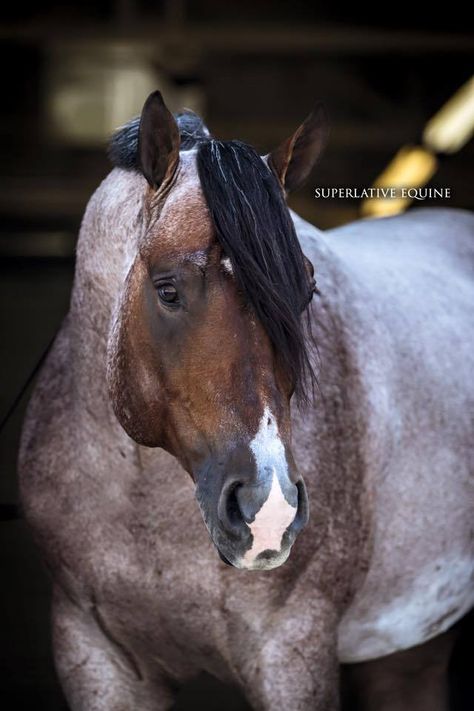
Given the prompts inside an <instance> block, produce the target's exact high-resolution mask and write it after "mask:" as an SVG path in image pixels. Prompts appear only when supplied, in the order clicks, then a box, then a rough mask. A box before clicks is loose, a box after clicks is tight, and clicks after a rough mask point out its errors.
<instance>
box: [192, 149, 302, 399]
mask: <svg viewBox="0 0 474 711" xmlns="http://www.w3.org/2000/svg"><path fill="white" fill-rule="evenodd" d="M197 167H198V173H199V179H200V181H201V187H202V190H203V192H204V197H205V199H206V202H207V206H208V208H209V212H210V214H211V218H212V221H213V223H214V226H215V229H216V233H217V238H218V239H219V242H220V243H221V245H222V247H223V249H224V252H225V253H226V255H227V256H228V257H230V260H231V262H232V266H233V271H234V274H235V277H236V279H237V283H238V284H239V286H240V288H241V290H242V291H243V293H244V295H245V297H246V299H247V301H248V302H249V303H250V304H251V306H252V307H253V309H254V310H255V313H256V315H257V317H258V318H259V320H260V322H261V323H262V325H263V327H264V328H265V331H266V332H267V334H268V336H269V338H270V340H271V342H272V344H273V346H274V348H275V352H276V354H277V356H278V357H279V358H280V359H281V362H282V363H283V365H284V367H285V369H286V371H287V373H288V374H289V375H290V377H291V380H292V382H293V384H294V387H295V391H296V394H297V397H298V399H299V400H300V402H301V401H305V400H306V388H305V386H306V385H307V383H308V380H310V381H311V384H313V379H314V374H313V369H312V365H311V358H310V353H309V347H310V343H311V339H308V338H307V336H308V335H310V334H307V333H306V331H307V328H306V327H305V323H304V322H303V319H302V313H303V311H304V309H305V307H306V306H307V305H308V303H309V301H310V298H311V295H312V283H311V282H312V279H311V277H310V276H309V274H308V272H307V270H306V265H305V260H304V256H303V252H302V250H301V247H300V243H299V242H298V238H297V236H296V232H295V227H294V225H293V221H292V219H291V216H290V213H289V210H288V207H287V205H286V202H285V198H284V195H283V190H282V188H281V186H280V184H279V182H278V180H277V178H276V176H275V174H274V173H273V172H272V171H271V170H270V169H269V168H268V167H267V165H266V164H265V163H264V161H263V160H262V159H261V157H260V156H259V154H258V153H257V152H256V151H255V149H254V148H252V147H251V146H248V145H246V144H245V143H241V142H240V141H216V140H214V139H210V140H208V141H206V142H203V143H200V145H199V147H198V151H197ZM308 376H309V377H308Z"/></svg>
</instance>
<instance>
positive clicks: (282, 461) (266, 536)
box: [241, 407, 297, 566]
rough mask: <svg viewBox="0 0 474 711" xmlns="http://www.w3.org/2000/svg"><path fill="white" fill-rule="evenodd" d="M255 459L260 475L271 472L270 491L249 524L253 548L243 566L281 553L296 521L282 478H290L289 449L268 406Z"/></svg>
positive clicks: (252, 445) (256, 439)
mask: <svg viewBox="0 0 474 711" xmlns="http://www.w3.org/2000/svg"><path fill="white" fill-rule="evenodd" d="M250 449H251V450H252V452H253V455H254V457H255V463H256V465H257V476H258V477H260V476H261V473H262V472H264V471H269V472H271V476H272V482H271V487H270V492H269V494H268V496H267V498H266V500H265V501H264V502H263V504H262V506H261V507H260V509H259V511H258V512H257V514H256V516H255V519H254V520H253V522H252V523H250V524H248V526H249V528H250V531H251V533H252V536H253V541H252V547H251V548H250V550H248V551H246V553H245V555H244V556H243V558H242V561H241V563H242V564H243V565H244V566H247V565H250V564H252V563H253V562H254V561H255V558H256V557H257V556H258V555H259V554H260V553H263V551H266V550H273V551H280V548H281V541H282V538H283V534H284V533H285V531H286V529H287V528H288V526H289V525H290V524H291V523H292V522H293V520H294V518H295V516H296V511H297V506H291V504H289V503H288V501H287V500H286V499H285V496H284V494H283V491H282V488H281V484H280V479H279V477H278V475H277V471H278V472H279V473H280V476H282V477H285V478H289V477H288V465H287V463H286V456H285V448H284V446H283V442H282V441H281V439H280V436H279V433H278V426H277V423H276V420H275V417H274V416H273V414H272V412H271V411H270V409H269V408H268V407H265V410H264V412H263V415H262V418H261V420H260V426H259V428H258V432H257V434H256V435H255V437H254V438H253V440H252V442H251V443H250Z"/></svg>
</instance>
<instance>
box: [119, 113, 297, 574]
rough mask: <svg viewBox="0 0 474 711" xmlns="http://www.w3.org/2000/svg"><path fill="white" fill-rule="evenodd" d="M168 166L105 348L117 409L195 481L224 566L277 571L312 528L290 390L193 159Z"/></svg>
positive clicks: (136, 435)
mask: <svg viewBox="0 0 474 711" xmlns="http://www.w3.org/2000/svg"><path fill="white" fill-rule="evenodd" d="M155 108H156V107H155ZM142 122H143V118H142ZM147 150H148V153H150V149H149V147H148V148H147ZM171 155H172V156H173V155H174V165H172V160H170V161H169V164H168V168H167V169H166V170H167V171H168V172H167V175H168V184H167V183H166V175H165V176H164V177H163V176H162V177H161V179H160V181H158V180H155V179H154V178H153V177H152V176H151V177H150V176H147V177H148V180H149V183H150V185H153V184H154V183H155V184H156V183H162V184H163V181H164V188H163V189H162V191H161V193H160V194H159V199H157V195H156V194H155V192H154V190H153V189H151V190H149V191H148V193H147V196H146V198H145V210H144V212H145V216H146V217H145V223H146V229H145V231H144V234H143V235H142V237H141V240H140V242H139V250H138V254H137V257H136V259H135V262H134V264H133V265H132V267H131V269H130V272H129V274H128V276H127V279H126V283H125V286H124V291H123V294H122V299H121V304H120V307H119V310H118V318H117V321H116V323H115V325H114V328H113V332H112V335H111V339H110V343H109V369H108V374H109V384H110V392H111V398H112V402H113V405H114V409H115V412H116V414H117V417H118V419H119V421H120V422H121V424H122V426H123V427H124V429H125V430H126V431H127V433H128V434H129V435H130V436H131V437H132V438H133V439H135V440H136V441H137V442H138V443H140V444H143V445H147V446H152V447H153V446H161V447H163V448H164V449H166V450H167V451H169V452H170V453H171V454H173V455H174V456H175V457H177V458H178V460H179V461H180V462H181V464H182V465H183V467H184V468H185V469H186V470H187V471H188V472H189V473H190V475H191V476H192V477H193V479H194V481H195V482H196V496H197V499H198V502H199V505H200V507H201V511H202V513H203V517H204V520H205V523H206V525H207V528H208V530H209V532H210V534H211V537H212V540H213V542H214V543H215V545H216V547H217V549H218V551H219V553H220V555H221V557H222V558H223V559H224V560H225V561H226V562H228V563H231V564H233V565H234V566H236V567H239V568H246V569H270V568H273V567H276V566H278V565H280V564H281V563H283V562H284V561H285V560H286V558H287V557H288V555H289V552H290V548H291V545H292V543H293V541H294V540H295V537H296V535H297V534H298V532H299V531H300V530H301V529H302V528H303V526H304V525H305V524H306V522H307V519H308V502H307V496H306V491H305V487H304V484H303V481H302V479H301V477H300V476H299V474H298V471H297V469H296V466H295V463H294V460H293V457H292V454H291V450H290V440H291V431H290V398H291V394H292V386H291V383H290V382H289V379H288V377H287V376H286V375H285V372H284V370H283V369H282V366H281V365H280V364H279V361H278V358H277V357H276V355H275V353H274V349H273V347H272V346H271V343H270V340H269V338H268V336H267V334H266V333H265V330H264V329H263V327H262V325H261V324H260V322H259V321H258V320H257V319H256V317H255V315H254V312H253V310H252V309H251V308H249V305H248V304H247V303H246V301H245V299H244V298H243V295H242V294H241V293H240V292H239V288H238V284H237V280H236V279H235V277H234V274H233V266H232V263H231V261H230V260H229V258H228V257H227V256H226V255H225V254H224V253H223V251H222V247H221V245H220V243H219V242H218V241H217V239H216V237H215V230H214V228H213V225H212V223H211V220H210V217H209V213H208V209H207V206H206V203H205V200H204V197H203V194H202V192H201V188H200V183H199V178H198V175H197V170H196V164H195V156H194V154H193V152H192V151H189V152H185V153H182V154H181V158H180V160H179V165H178V157H177V154H173V152H172V149H171ZM143 162H144V160H143V159H142V163H143ZM144 172H145V175H146V171H144ZM170 176H172V182H171V181H170V180H171V179H170Z"/></svg>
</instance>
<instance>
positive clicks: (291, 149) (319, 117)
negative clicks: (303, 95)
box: [267, 103, 329, 193]
mask: <svg viewBox="0 0 474 711" xmlns="http://www.w3.org/2000/svg"><path fill="white" fill-rule="evenodd" d="M328 133H329V122H328V119H327V114H326V110H325V108H324V106H323V104H322V103H318V104H316V106H315V107H314V109H313V111H312V112H311V113H310V115H309V116H308V117H307V119H306V120H305V121H304V123H302V124H301V126H300V127H299V128H298V129H297V131H295V133H294V134H293V135H292V136H290V138H287V139H286V141H283V143H281V144H280V145H279V146H278V148H276V149H275V150H274V151H272V152H271V153H270V154H269V155H268V156H267V161H268V165H269V166H270V167H271V168H272V169H273V170H274V172H275V173H276V175H277V177H278V179H279V181H280V183H281V184H282V185H283V187H284V188H285V191H286V192H287V193H289V192H291V191H292V190H297V189H298V188H300V187H301V186H302V185H303V183H304V182H305V181H306V180H307V178H308V176H309V174H310V173H311V171H312V169H313V168H314V166H315V164H316V161H317V160H318V158H319V156H320V154H321V151H322V150H323V148H324V145H325V143H326V140H327V137H328Z"/></svg>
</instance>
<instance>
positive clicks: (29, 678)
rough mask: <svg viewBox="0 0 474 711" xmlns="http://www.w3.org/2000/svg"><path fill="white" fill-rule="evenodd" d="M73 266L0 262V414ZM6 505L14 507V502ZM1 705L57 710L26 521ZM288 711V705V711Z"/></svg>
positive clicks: (211, 703)
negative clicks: (1, 344)
mask: <svg viewBox="0 0 474 711" xmlns="http://www.w3.org/2000/svg"><path fill="white" fill-rule="evenodd" d="M72 274H73V264H72V261H70V260H49V261H47V260H35V261H32V260H30V261H28V260H24V259H23V260H16V261H15V260H8V261H5V262H4V263H3V264H2V265H1V266H0V305H1V307H0V319H1V322H0V332H1V333H2V337H3V338H2V343H3V347H2V351H1V362H0V366H1V367H0V396H1V401H0V416H2V417H3V414H4V413H5V412H6V410H7V408H8V405H9V403H10V402H11V401H12V400H13V398H14V396H15V394H16V393H17V391H18V390H19V389H20V387H21V385H22V383H23V382H24V380H25V379H26V377H27V376H28V374H29V372H30V371H31V369H32V368H33V367H34V365H35V363H36V361H37V359H38V357H39V355H40V354H41V352H42V351H43V350H44V348H45V347H46V346H47V344H48V343H49V341H50V339H51V337H52V336H53V335H54V333H55V331H56V329H57V328H58V326H59V324H60V322H61V319H62V317H63V316H64V314H65V313H66V310H67V305H68V299H69V292H70V287H71V280H72ZM26 401H27V397H25V398H24V400H23V401H22V403H21V405H20V406H19V407H18V409H17V410H16V412H15V414H14V415H13V417H12V418H11V420H10V421H9V423H8V425H7V427H6V429H5V430H4V431H3V432H2V434H1V436H0V473H1V476H0V504H2V505H3V508H2V512H3V514H4V515H8V514H12V515H13V516H15V510H14V506H15V505H16V503H17V487H16V476H15V458H16V451H17V443H18V436H19V431H20V424H21V420H22V415H23V412H24V408H25V405H26ZM9 505H12V506H11V507H10V506H9ZM0 570H1V576H2V577H1V580H2V584H1V585H0V708H1V709H3V710H5V711H30V710H31V711H42V710H43V709H44V710H45V711H62V710H64V709H66V708H67V707H66V705H65V703H64V700H63V698H62V695H61V692H60V689H59V686H58V683H57V680H56V677H55V674H54V669H53V664H52V658H51V648H50V636H49V622H48V619H49V593H50V588H49V581H48V577H47V575H46V573H45V570H44V569H43V567H42V564H41V562H40V560H39V557H38V554H37V551H36V549H35V548H34V546H33V544H32V542H31V539H30V537H29V535H28V531H27V530H26V527H25V524H24V522H23V521H22V520H21V519H20V520H15V518H12V520H9V521H3V522H0ZM470 626H471V630H470V631H469V630H467V631H466V632H465V634H464V636H463V638H462V639H461V640H460V642H459V644H458V647H457V649H456V651H455V655H454V658H453V663H452V669H451V687H452V708H453V711H468V710H469V711H471V710H472V708H474V684H473V678H472V663H473V660H474V654H473V652H474V648H473V644H472V638H473V635H472V626H473V625H472V624H471V625H470ZM223 708H225V709H226V711H245V710H246V709H249V706H248V704H247V703H246V702H245V700H244V699H243V698H242V696H241V695H240V694H239V692H238V691H237V690H235V689H229V688H228V687H225V686H223V685H222V684H220V683H218V682H217V681H215V680H213V679H212V678H210V677H207V676H203V677H201V678H199V679H198V680H197V681H196V682H194V683H193V684H190V685H188V686H187V687H186V688H184V689H182V691H181V692H180V694H179V698H178V701H177V703H176V706H175V710H176V711H199V710H200V709H207V711H221V710H222V709H223ZM289 711H291V710H289Z"/></svg>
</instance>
